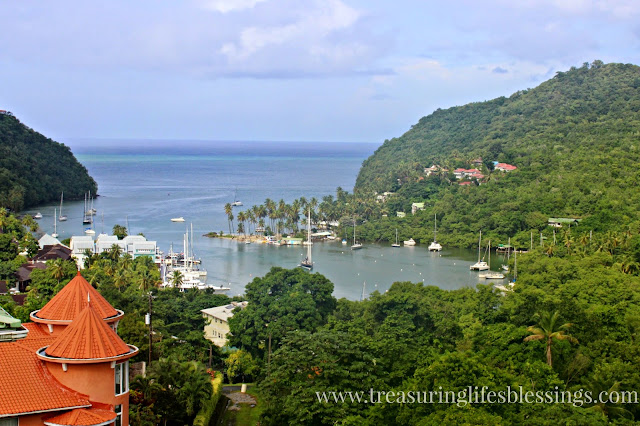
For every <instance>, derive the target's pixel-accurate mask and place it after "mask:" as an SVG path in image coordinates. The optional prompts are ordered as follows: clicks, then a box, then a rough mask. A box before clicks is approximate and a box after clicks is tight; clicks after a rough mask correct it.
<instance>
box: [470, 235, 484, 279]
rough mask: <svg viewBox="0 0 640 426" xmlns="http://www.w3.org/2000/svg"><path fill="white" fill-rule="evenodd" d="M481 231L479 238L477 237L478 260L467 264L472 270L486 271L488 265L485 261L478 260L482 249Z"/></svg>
mask: <svg viewBox="0 0 640 426" xmlns="http://www.w3.org/2000/svg"><path fill="white" fill-rule="evenodd" d="M481 244H482V231H480V238H479V239H478V261H477V262H476V263H474V264H473V265H471V266H469V269H470V270H472V271H486V270H487V269H489V265H488V264H487V262H485V261H484V259H483V260H480V250H482V245H481Z"/></svg>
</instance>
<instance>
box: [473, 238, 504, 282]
mask: <svg viewBox="0 0 640 426" xmlns="http://www.w3.org/2000/svg"><path fill="white" fill-rule="evenodd" d="M487 250H489V265H491V241H489V245H488V246H487ZM489 268H491V266H489ZM478 278H484V279H487V280H501V279H503V278H504V274H502V273H500V272H493V271H491V269H488V270H487V272H486V273H484V274H478Z"/></svg>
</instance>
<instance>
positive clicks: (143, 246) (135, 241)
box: [69, 234, 162, 269]
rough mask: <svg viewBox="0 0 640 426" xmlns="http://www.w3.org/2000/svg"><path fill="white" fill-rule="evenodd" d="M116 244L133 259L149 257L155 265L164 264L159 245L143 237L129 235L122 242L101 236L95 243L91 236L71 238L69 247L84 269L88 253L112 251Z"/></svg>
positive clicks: (80, 266) (80, 267)
mask: <svg viewBox="0 0 640 426" xmlns="http://www.w3.org/2000/svg"><path fill="white" fill-rule="evenodd" d="M114 244H115V245H117V246H118V247H120V250H121V251H122V253H127V254H129V255H131V257H132V258H133V259H136V258H138V257H142V256H148V257H151V258H152V259H153V261H154V263H156V264H158V265H160V264H161V263H162V256H161V254H160V250H159V249H158V245H157V243H156V242H155V241H148V240H147V239H146V238H145V237H143V236H142V235H129V236H126V237H124V238H123V239H121V240H120V239H118V237H117V236H115V235H107V234H100V235H98V237H97V238H96V240H95V241H94V240H93V237H91V236H90V235H80V236H73V237H71V243H70V244H69V245H70V247H71V252H72V254H73V257H75V259H76V263H77V264H78V268H79V269H83V268H84V258H85V257H86V253H87V251H88V252H89V253H91V254H100V253H103V252H105V251H109V250H111V247H113V245H114Z"/></svg>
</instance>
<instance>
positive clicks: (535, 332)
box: [524, 311, 578, 367]
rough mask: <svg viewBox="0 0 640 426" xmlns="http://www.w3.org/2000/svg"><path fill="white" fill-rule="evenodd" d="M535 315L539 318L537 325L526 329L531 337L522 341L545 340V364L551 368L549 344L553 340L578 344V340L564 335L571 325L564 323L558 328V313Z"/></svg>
mask: <svg viewBox="0 0 640 426" xmlns="http://www.w3.org/2000/svg"><path fill="white" fill-rule="evenodd" d="M537 315H538V316H539V317H540V320H539V321H538V325H532V326H530V327H528V328H527V331H528V332H529V333H532V334H531V336H527V337H525V338H524V341H525V342H530V341H532V340H545V341H546V343H547V349H546V353H547V364H549V366H550V367H552V366H553V365H552V359H551V343H552V342H553V339H556V340H568V341H569V342H571V343H578V339H576V338H575V337H573V336H571V335H570V334H565V331H566V330H567V329H569V328H570V327H571V326H572V325H573V324H571V323H565V324H562V325H561V326H559V327H558V318H559V317H560V313H559V312H558V311H555V312H554V313H553V314H552V313H550V312H542V313H540V314H537Z"/></svg>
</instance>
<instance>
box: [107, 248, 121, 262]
mask: <svg viewBox="0 0 640 426" xmlns="http://www.w3.org/2000/svg"><path fill="white" fill-rule="evenodd" d="M121 254H122V248H121V247H120V246H119V245H118V244H112V245H111V247H110V248H109V252H108V253H107V257H108V258H109V259H111V261H112V262H117V261H118V259H119V258H120V255H121Z"/></svg>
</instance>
